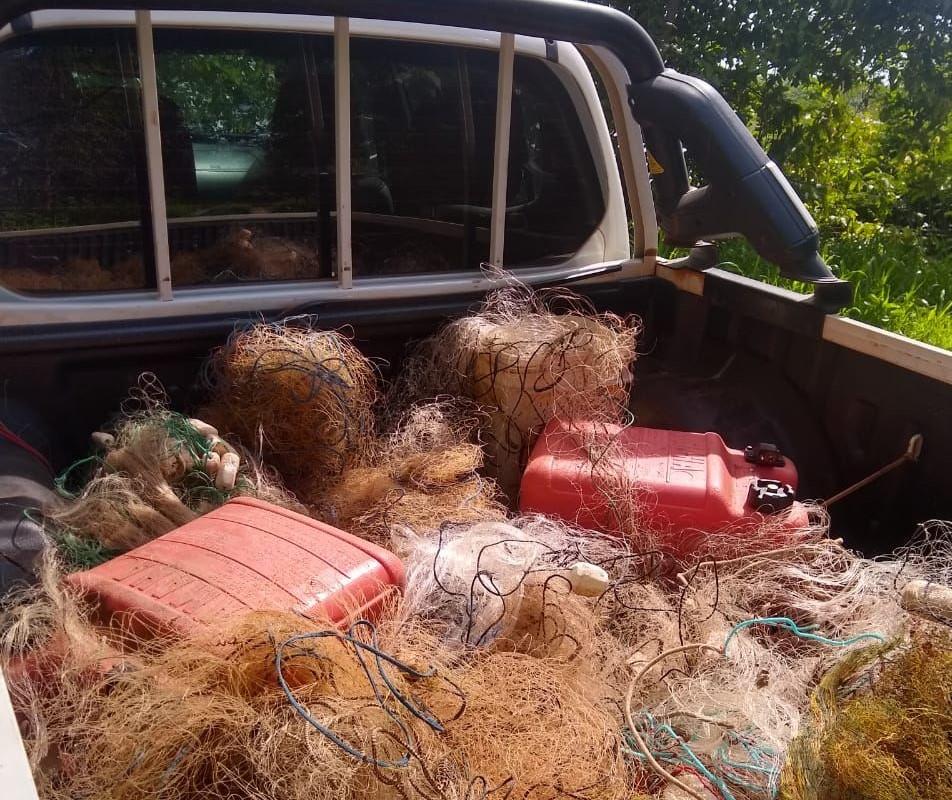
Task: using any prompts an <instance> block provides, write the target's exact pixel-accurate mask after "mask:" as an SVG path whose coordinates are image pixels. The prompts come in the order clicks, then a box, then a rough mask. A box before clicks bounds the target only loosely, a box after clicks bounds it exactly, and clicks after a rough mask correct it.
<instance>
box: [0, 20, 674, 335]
mask: <svg viewBox="0 0 952 800" xmlns="http://www.w3.org/2000/svg"><path fill="white" fill-rule="evenodd" d="M133 14H135V15H136V16H135V17H133ZM44 15H49V18H48V19H46V20H44ZM33 17H34V27H33V30H34V31H36V32H39V31H42V30H45V29H46V30H48V29H53V28H64V27H67V28H68V27H74V28H79V27H82V28H90V27H119V28H122V27H129V26H130V25H132V24H133V22H135V23H136V24H137V25H136V27H137V34H138V37H140V41H144V39H142V38H141V37H148V38H149V39H150V40H151V38H152V29H153V28H163V29H167V28H176V27H178V28H182V27H187V28H201V29H214V30H228V29H231V30H240V31H250V30H254V31H261V32H274V33H299V34H323V35H334V36H335V39H336V43H337V46H336V47H335V67H336V68H337V71H336V74H337V76H341V78H342V77H343V76H344V74H345V71H344V70H341V69H340V68H339V67H340V65H339V64H338V63H337V60H338V58H339V57H340V56H341V55H343V54H344V53H343V52H342V51H341V47H340V45H341V43H342V42H343V43H344V45H345V47H346V44H347V43H348V41H349V38H350V37H354V36H359V37H362V38H384V39H394V40H406V41H420V42H430V43H434V44H440V45H447V46H463V47H471V48H480V49H487V50H491V51H494V52H497V53H501V57H502V61H501V64H502V68H503V71H504V72H505V71H509V76H510V78H511V67H512V61H511V60H509V59H508V58H507V57H506V54H505V53H504V52H502V50H503V48H502V46H501V45H502V43H503V42H504V41H505V40H506V39H507V37H510V36H511V35H509V34H499V33H493V32H486V31H476V30H470V29H458V28H447V27H443V26H436V25H419V24H410V23H403V22H387V21H377V20H362V19H353V20H348V19H347V18H333V17H320V16H307V17H303V16H288V15H282V14H238V15H236V14H225V13H221V12H188V13H185V12H161V11H156V12H151V13H150V12H148V11H145V12H143V11H139V12H74V13H73V14H70V15H67V16H66V18H64V16H63V14H62V13H60V14H57V13H56V12H35V13H34V15H33ZM338 20H340V22H338ZM344 20H346V22H344ZM10 38H11V37H10V36H9V35H8V36H3V37H2V38H0V42H3V41H9V39H10ZM511 39H512V50H511V53H512V55H513V56H515V55H519V56H524V57H531V58H536V59H539V60H542V61H546V62H547V66H548V67H549V68H550V69H551V71H552V72H553V73H554V74H555V76H556V77H558V79H559V80H561V81H562V83H563V85H564V86H565V87H566V89H567V90H568V92H569V96H570V98H571V100H572V103H573V106H574V108H575V112H576V115H577V117H578V119H579V121H580V123H581V125H582V128H583V131H584V134H585V139H586V143H587V145H588V147H589V149H590V151H591V155H592V159H593V162H594V164H595V168H596V173H597V177H598V180H599V183H600V189H601V192H602V196H603V198H604V201H605V213H604V215H603V219H602V221H601V223H600V224H599V226H598V227H596V229H595V230H594V231H593V233H592V235H591V236H590V237H589V239H588V240H587V241H586V242H585V243H583V245H582V246H581V247H580V248H579V249H578V250H577V251H576V252H575V253H574V254H573V255H572V256H571V257H570V258H568V259H566V260H564V261H562V262H559V263H557V264H554V265H547V266H541V267H540V266H535V267H533V266H528V267H517V268H516V270H517V274H518V276H519V279H520V280H522V281H524V282H526V283H539V282H550V281H558V280H577V279H581V278H584V277H585V276H587V275H590V274H591V273H592V272H597V270H596V269H595V267H597V266H599V265H602V264H605V265H612V266H615V267H617V268H619V269H620V271H621V272H622V274H624V275H628V276H634V275H650V274H653V273H654V256H655V254H656V251H657V225H656V221H655V219H654V208H653V204H652V203H651V201H650V198H651V194H650V188H648V186H649V184H648V173H647V166H646V165H645V162H644V157H643V155H641V157H640V158H639V157H638V154H639V153H641V154H643V144H642V138H641V131H640V128H639V127H638V126H637V124H635V123H634V122H633V120H631V115H630V114H616V120H617V119H619V118H620V119H622V120H625V121H626V123H627V124H626V125H625V126H624V132H622V131H621V130H620V131H619V143H620V144H622V145H623V150H628V151H629V152H628V155H627V158H626V156H625V153H623V154H622V163H623V165H627V167H628V168H626V169H624V170H623V176H622V177H623V178H624V185H625V189H626V190H627V192H628V195H629V202H630V204H631V209H632V216H633V217H634V218H635V219H634V223H635V224H634V229H635V242H634V244H635V248H634V253H633V254H632V253H631V252H629V251H628V250H627V248H625V249H624V250H622V249H621V247H620V245H619V241H620V237H619V236H618V229H619V227H620V226H624V229H625V232H626V238H627V228H628V224H629V220H628V218H627V215H626V212H625V200H624V196H623V194H622V192H623V189H622V181H621V180H620V179H619V175H618V173H617V170H616V169H615V155H614V148H613V145H612V142H611V139H610V137H609V135H608V129H607V123H606V121H605V118H604V115H603V113H602V111H601V106H600V104H599V100H598V96H597V93H596V90H595V85H594V82H593V81H592V79H591V76H590V73H589V66H588V65H587V64H586V63H585V61H584V60H583V58H582V56H581V54H580V53H579V50H577V49H576V48H575V46H573V45H567V44H562V43H558V44H556V45H555V47H554V48H553V47H552V45H551V43H548V44H547V43H546V42H545V41H544V40H542V39H538V38H534V37H526V36H519V35H517V36H512V37H511ZM139 49H140V52H139V57H140V72H141V71H143V70H147V69H148V68H149V64H148V63H146V64H144V63H143V50H144V48H142V47H140V48H139ZM588 50H591V51H593V52H595V53H597V52H598V51H600V50H602V48H586V51H588ZM339 51H341V52H339ZM553 51H554V52H556V53H557V54H558V56H557V59H555V60H553V59H552V57H551V56H552V53H553ZM586 55H587V56H588V57H589V59H590V61H591V62H592V63H593V64H594V65H595V66H596V68H597V69H598V71H599V72H600V73H601V74H602V77H603V82H604V83H605V85H606V86H608V87H610V88H611V90H613V97H614V99H613V101H612V106H613V108H614V105H615V102H616V100H617V99H618V98H620V97H621V96H622V94H623V87H624V86H625V82H624V81H623V80H622V81H621V82H620V83H616V81H619V80H621V76H623V75H625V76H626V73H625V72H624V68H623V67H621V65H620V62H618V61H617V59H615V62H616V63H615V64H611V60H610V59H609V58H608V56H610V53H609V51H607V50H606V51H604V53H603V54H602V59H603V60H604V61H605V62H607V63H608V66H607V67H606V66H605V64H604V63H601V62H600V61H599V59H597V58H593V57H592V54H591V53H589V52H586ZM612 58H614V57H613V56H612ZM507 61H508V66H507V63H506V62H507ZM348 66H349V64H348ZM151 67H152V69H153V71H154V58H153V60H152V61H151ZM348 74H349V70H348ZM152 77H153V79H154V74H153V76H152ZM586 79H587V80H586ZM335 84H340V80H339V79H338V78H335ZM154 86H155V84H154V82H153V83H152V87H153V88H152V89H151V91H150V90H149V81H148V80H147V76H146V80H144V81H143V92H142V94H143V103H145V104H148V103H151V102H155V103H157V97H156V96H154V95H155V94H157V92H156V90H155V88H154ZM347 86H348V88H349V84H348V85H347ZM504 88H505V87H504ZM338 89H340V86H339V85H338ZM147 94H151V95H153V96H152V97H146V95H147ZM346 94H349V93H345V95H344V96H341V92H340V91H338V92H335V95H336V97H335V103H337V104H341V103H342V101H349V98H348V97H347V96H346ZM498 109H502V110H504V111H509V110H511V82H510V84H509V87H508V96H507V92H506V91H502V92H498V94H497V110H498ZM146 110H148V109H146ZM342 111H343V108H342V107H341V106H340V105H339V107H338V109H337V112H336V113H335V118H336V120H338V121H344V124H346V126H347V130H346V131H343V132H342V131H341V130H340V127H338V131H337V133H338V135H337V137H336V140H337V142H338V143H344V144H345V145H346V146H345V147H344V148H343V150H344V152H343V153H342V152H340V151H341V149H342V148H341V147H340V144H339V145H338V152H337V153H336V158H337V161H338V163H337V167H338V176H344V175H346V176H348V177H349V175H350V159H349V156H348V154H347V152H346V151H347V150H348V149H349V146H350V138H349V135H347V134H349V124H350V114H349V102H347V111H346V113H342ZM499 119H500V116H499V115H498V114H497V123H498V121H499ZM337 124H338V126H340V124H341V123H340V122H338V123H337ZM499 128H500V126H499V125H498V124H497V139H496V148H495V152H496V161H495V164H496V165H498V164H500V163H501V164H503V167H504V169H503V170H500V169H497V168H495V165H494V183H495V182H496V181H497V180H498V179H499V177H500V175H499V173H500V172H503V171H504V170H505V169H506V168H508V136H506V137H505V140H504V141H503V142H500V140H499V135H498V134H499V132H500V131H499ZM158 133H159V135H160V133H161V132H158ZM156 141H159V140H158V139H156ZM153 147H154V145H153ZM156 149H157V148H156ZM502 153H505V158H503V160H502V161H501V162H500V161H499V156H500V155H501V154H502ZM342 156H345V157H346V158H345V159H344V160H343V167H342V162H341V157H342ZM149 173H150V181H151V180H152V179H153V178H154V177H155V175H158V179H159V180H161V177H162V176H161V150H159V151H158V153H155V152H153V153H152V154H151V155H150V156H149ZM504 177H505V176H503V178H504ZM337 184H338V187H341V186H342V185H343V186H344V187H345V191H344V192H342V195H343V196H341V197H339V198H338V212H340V210H341V209H350V198H349V193H350V181H349V180H338V181H337ZM505 185H506V182H505V180H503V181H502V183H501V186H503V187H504V186H505ZM159 186H160V184H159V183H158V182H155V183H150V192H151V193H153V194H155V193H156V192H157V191H158V189H159ZM498 186H499V184H497V189H498ZM646 189H647V193H646V194H641V193H642V192H645V190H646ZM498 196H499V192H498V191H494V197H498ZM642 198H647V203H645V202H644V201H643V199H642ZM164 200H165V197H164V187H163V191H162V198H161V203H153V204H152V208H151V213H152V216H153V226H154V228H155V229H156V230H160V231H163V232H164V233H165V236H166V237H167V233H168V228H167V223H168V217H167V214H166V213H165V208H164V205H165V203H164ZM504 205H505V201H504V200H503V203H502V206H501V207H500V206H499V204H498V203H497V202H494V203H493V212H492V219H493V222H494V223H495V224H494V225H493V230H492V231H491V236H492V237H493V240H494V241H495V242H497V247H496V248H493V249H492V250H491V252H492V253H494V254H496V259H495V260H497V261H498V254H499V253H501V249H500V248H501V246H502V245H501V243H502V242H504V238H505V237H504V232H503V231H502V229H501V226H502V224H504V219H505V216H504ZM645 212H647V213H645ZM337 217H338V219H337V225H338V226H339V228H340V227H341V226H342V227H343V228H344V230H343V231H341V230H339V231H338V236H339V237H341V233H342V232H343V233H344V235H346V234H347V230H346V229H347V228H349V224H350V222H351V214H350V213H345V214H341V213H338V214H337ZM161 238H162V237H157V238H153V239H152V244H153V246H154V247H155V248H156V256H157V257H158V256H159V255H160V253H159V250H160V248H163V243H162V242H161V241H160V240H161ZM348 238H349V237H348ZM339 242H340V238H339ZM609 247H614V248H615V252H613V253H610V254H606V252H605V251H606V249H607V248H609ZM163 249H164V259H159V258H157V259H156V266H157V273H158V287H162V286H163V285H167V287H168V291H167V293H165V294H164V295H163V292H162V291H161V290H160V289H159V288H149V289H145V290H135V291H129V292H113V293H110V294H109V295H105V294H102V293H94V292H90V293H85V292H84V293H79V292H77V293H70V294H68V295H62V296H47V297H39V296H27V295H22V294H18V293H15V292H13V291H11V290H8V289H5V288H3V287H0V324H5V325H9V324H37V323H38V322H49V323H55V322H85V321H89V322H92V321H112V320H120V319H129V318H130V317H140V318H141V317H149V318H164V317H178V316H188V315H196V314H208V313H211V314H214V313H223V314H227V313H240V312H247V311H249V310H256V311H264V310H278V309H285V308H294V307H297V306H301V305H303V304H309V305H311V304H315V303H321V302H328V301H344V300H355V301H357V300H366V301H373V300H385V299H400V298H411V297H419V296H427V295H451V294H458V293H465V292H473V291H484V290H486V289H489V288H492V286H494V285H497V284H498V283H499V281H498V280H497V279H490V278H488V277H487V276H485V275H483V274H479V273H475V274H474V273H473V272H465V271H453V272H445V273H425V272H424V273H419V274H410V275H406V274H402V275H393V276H387V275H382V276H364V277H361V276H360V275H357V276H355V278H356V279H353V278H350V279H348V277H347V273H346V272H345V271H343V270H341V269H340V265H339V264H338V279H337V280H336V281H333V280H331V281H328V280H327V279H320V280H313V281H306V280H305V281H302V280H296V281H269V282H255V283H253V284H231V285H214V286H189V287H179V288H176V287H175V286H174V283H173V281H172V276H171V274H169V273H170V270H169V272H166V265H167V263H168V257H169V251H168V247H167V244H165V245H164V248H163ZM344 249H345V248H343V247H341V246H340V244H339V245H338V253H339V256H338V258H340V257H341V255H340V253H341V251H342V250H344ZM347 254H348V255H349V248H347ZM606 255H608V261H605V256H606ZM163 260H164V261H165V265H164V264H163V263H162V262H163ZM350 274H351V275H352V272H351V273H350ZM615 278H617V274H613V275H611V276H610V277H609V278H608V279H615ZM170 301H171V302H170ZM146 303H147V305H145V304H146Z"/></svg>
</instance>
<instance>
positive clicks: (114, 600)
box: [68, 497, 404, 633]
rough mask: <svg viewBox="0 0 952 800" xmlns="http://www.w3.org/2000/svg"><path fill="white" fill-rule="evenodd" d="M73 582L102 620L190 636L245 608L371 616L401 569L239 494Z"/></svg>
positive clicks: (378, 553) (385, 556)
mask: <svg viewBox="0 0 952 800" xmlns="http://www.w3.org/2000/svg"><path fill="white" fill-rule="evenodd" d="M68 580H69V581H70V583H72V584H73V586H75V587H77V588H79V589H80V590H82V591H83V592H84V593H85V594H86V595H87V596H89V597H90V598H94V599H95V600H97V601H98V603H99V609H100V616H101V617H102V618H103V619H104V620H108V619H109V618H111V617H112V616H113V615H117V614H118V615H122V619H126V618H129V615H132V616H131V619H133V620H134V623H135V627H136V628H137V629H138V630H140V631H142V630H148V631H155V632H162V633H166V632H174V633H187V632H189V631H193V630H195V629H197V628H200V627H202V626H203V625H206V624H208V623H211V622H215V621H218V620H221V619H224V618H227V617H231V616H235V615H238V614H241V613H244V612H248V611H294V612H297V613H299V614H303V615H305V616H308V617H311V618H314V619H329V620H330V621H332V622H343V621H345V620H347V619H352V618H357V617H368V616H371V617H372V616H373V615H374V613H375V612H376V611H377V610H378V609H379V608H380V606H381V605H382V604H383V602H384V601H385V599H386V598H387V597H388V596H389V595H390V594H391V593H392V592H394V591H396V590H399V589H402V588H403V586H404V571H403V564H402V563H401V561H400V559H398V558H397V557H396V556H395V555H394V554H393V553H391V552H389V551H388V550H384V549H383V548H382V547H378V546H376V545H374V544H373V543H371V542H367V541H364V540H363V539H359V538H357V537H356V536H352V535H351V534H349V533H345V532H344V531H341V530H338V529H337V528H332V527H331V526H330V525H325V524H324V523H322V522H318V521H317V520H313V519H311V518H310V517H306V516H304V515H302V514H296V513H295V512H293V511H288V510H287V509H284V508H280V507H278V506H275V505H272V504H270V503H266V502H263V501H261V500H254V499H251V498H245V497H242V498H237V499H234V500H230V501H229V502H227V503H225V504H224V505H223V506H221V507H220V508H217V509H215V510H214V511H212V512H210V513H208V514H205V515H204V516H202V517H199V518H198V519H196V520H193V521H192V522H189V523H188V524H187V525H183V526H182V527H180V528H177V529H176V530H174V531H171V532H170V533H167V534H165V535H164V536H160V537H159V538H157V539H155V540H153V541H151V542H149V543H148V544H145V545H142V546H141V547H137V548H136V549H135V550H131V551H129V552H128V553H125V554H123V555H120V556H118V557H116V558H114V559H112V560H111V561H108V562H106V563H105V564H101V565H100V566H98V567H95V568H93V569H90V570H87V571H85V572H77V573H74V574H72V575H70V576H69V577H68Z"/></svg>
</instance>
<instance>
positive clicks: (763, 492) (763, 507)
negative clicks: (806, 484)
mask: <svg viewBox="0 0 952 800" xmlns="http://www.w3.org/2000/svg"><path fill="white" fill-rule="evenodd" d="M796 499H797V493H796V491H794V488H793V487H792V486H791V485H790V484H789V483H781V482H780V481H773V480H769V479H766V478H757V480H755V481H754V482H753V483H751V484H750V489H748V490H747V505H748V506H750V507H751V508H752V509H754V511H759V512H760V513H761V514H776V513H777V512H778V511H783V510H785V509H787V508H790V506H792V505H793V501H794V500H796Z"/></svg>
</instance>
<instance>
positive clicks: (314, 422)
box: [204, 317, 377, 495]
mask: <svg viewBox="0 0 952 800" xmlns="http://www.w3.org/2000/svg"><path fill="white" fill-rule="evenodd" d="M311 324H313V320H312V319H311V318H307V317H297V318H292V319H289V320H286V321H284V322H278V323H273V324H266V323H259V324H257V325H253V326H251V327H250V328H248V329H245V330H239V331H236V332H235V333H234V334H233V335H232V336H231V338H230V339H229V340H228V342H227V344H225V346H224V347H222V348H221V349H219V350H218V351H216V352H215V353H213V354H212V356H211V358H210V360H209V362H208V364H207V367H206V384H207V388H208V391H209V394H210V398H211V401H210V405H209V406H208V408H207V409H206V410H205V412H204V413H205V414H206V415H207V416H208V418H209V421H211V422H212V423H213V424H215V425H216V426H217V427H218V428H219V429H220V430H222V431H223V432H224V433H227V434H233V435H234V436H236V437H237V438H238V439H239V440H240V441H241V442H242V443H243V444H244V445H245V446H246V447H248V448H251V449H253V450H254V451H255V452H257V453H260V455H261V457H262V458H263V459H264V460H266V461H267V462H268V463H270V464H271V465H273V466H274V467H275V468H276V469H277V470H278V472H280V473H281V475H282V477H283V478H284V481H285V482H286V483H287V485H288V486H290V487H291V488H292V489H293V490H294V491H295V492H297V493H300V494H302V495H304V494H305V493H313V492H315V491H319V490H320V489H323V488H326V487H327V486H330V485H331V484H333V483H334V482H335V481H336V480H337V479H338V478H339V477H340V475H341V474H342V473H343V471H344V470H345V469H347V468H348V467H349V466H352V465H353V464H356V463H358V462H359V461H360V459H361V458H362V456H363V454H364V453H365V451H366V449H367V447H368V446H369V444H370V443H371V442H372V440H373V432H374V417H373V403H374V401H375V400H376V398H377V375H376V371H375V369H374V367H373V365H372V364H371V363H370V361H369V360H368V359H367V358H366V357H365V356H364V355H363V354H362V353H361V352H360V351H359V350H358V349H357V348H356V347H355V346H354V344H353V343H352V342H351V341H350V340H349V339H348V338H347V337H345V336H344V335H343V334H341V333H339V332H337V331H322V330H315V329H313V328H312V327H310V325H311Z"/></svg>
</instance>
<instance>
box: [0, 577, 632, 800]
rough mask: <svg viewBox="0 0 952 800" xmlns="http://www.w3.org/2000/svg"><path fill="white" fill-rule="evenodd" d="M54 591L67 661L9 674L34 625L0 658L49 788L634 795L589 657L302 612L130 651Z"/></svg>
mask: <svg viewBox="0 0 952 800" xmlns="http://www.w3.org/2000/svg"><path fill="white" fill-rule="evenodd" d="M55 591H59V590H58V589H56V590H55ZM59 597H60V599H59V600H58V601H56V602H54V601H53V597H52V595H46V596H43V597H41V598H39V599H34V603H33V606H34V607H33V608H32V611H30V610H24V609H20V612H21V620H25V619H26V618H27V617H26V615H27V614H32V616H31V617H30V618H31V619H33V620H36V619H38V618H43V619H44V620H45V621H44V623H43V625H42V626H39V627H34V630H33V634H32V635H30V636H29V637H28V639H29V641H30V642H31V643H32V644H33V645H34V646H40V647H43V646H49V645H50V643H51V642H52V641H54V639H55V637H54V636H52V635H51V633H52V632H53V631H54V630H55V631H61V630H64V629H66V628H69V627H73V628H75V629H76V632H75V633H74V635H73V637H72V638H71V639H70V646H68V647H61V648H60V649H59V650H58V651H57V652H56V653H55V661H56V663H55V668H54V669H23V668H16V667H15V665H14V664H13V662H14V661H15V658H16V657H17V656H18V655H20V654H21V652H22V649H23V636H22V631H21V633H20V634H19V635H17V636H14V635H12V634H8V636H7V638H6V640H5V643H6V645H7V646H6V647H5V648H4V654H3V666H4V668H5V670H6V672H7V675H8V679H9V686H10V691H11V696H12V698H13V702H14V704H15V707H16V708H17V710H18V713H19V714H20V717H21V727H22V730H23V732H24V740H25V743H26V745H27V750H28V754H29V757H30V760H31V763H32V764H33V767H34V770H35V771H36V775H37V779H38V787H39V790H40V795H41V797H43V798H79V797H105V796H108V797H111V798H144V797H168V798H176V800H185V799H186V798H192V797H195V798H198V797H201V798H241V797H245V798H262V799H263V798H271V799H272V800H284V798H295V800H296V799H297V798H302V799H303V798H328V800H329V799H330V798H355V800H356V798H366V797H371V798H381V799H386V800H389V799H390V798H394V799H396V798H401V799H404V798H417V797H419V798H427V799H428V800H435V799H436V798H445V799H446V800H456V799H457V798H473V800H476V798H490V797H498V798H509V797H551V798H559V797H565V798H568V797H573V798H593V800H594V799H595V798H612V799H614V798H618V800H621V799H622V798H629V797H630V796H631V794H632V792H631V783H630V774H629V772H628V770H627V768H626V766H625V763H624V761H623V759H622V757H621V754H620V750H619V742H618V725H617V721H616V718H615V717H616V714H615V713H614V709H613V708H612V707H611V706H610V705H609V704H608V703H607V702H606V701H604V700H603V699H601V696H602V693H603V689H604V686H603V685H601V684H599V683H598V682H596V681H593V680H592V679H591V676H590V674H589V672H588V669H587V666H586V665H585V664H584V663H581V662H579V661H578V660H577V659H576V660H553V659H539V658H534V657H532V656H529V655H525V654H521V653H514V652H492V653H485V652H484V653H479V654H477V657H474V658H469V659H463V660H460V659H459V658H457V657H456V656H455V655H454V654H453V653H452V652H451V651H449V650H447V649H446V648H444V647H443V646H442V645H441V644H440V642H439V641H438V640H437V639H435V638H434V637H433V636H432V635H431V634H429V633H427V632H426V631H425V630H424V629H423V628H421V627H420V626H417V625H412V624H407V623H402V624H399V625H397V624H394V623H383V624H381V625H380V626H379V627H377V628H375V627H374V626H372V625H370V623H365V622H360V623H356V624H354V625H353V626H352V627H351V628H350V629H349V630H347V631H340V630H337V629H335V628H331V627H328V626H320V625H318V626H317V627H315V623H314V622H312V621H309V620H303V619H302V618H300V617H297V616H295V615H291V614H253V615H249V616H248V617H245V618H243V619H240V620H235V621H232V622H230V623H228V624H226V625H223V626H222V627H220V628H219V629H217V630H213V631H209V632H206V633H204V634H202V635H201V636H195V637H193V638H190V639H185V640H182V641H178V642H172V643H169V642H151V643H149V644H148V645H146V644H145V643H143V644H142V646H141V648H140V649H139V651H138V652H136V653H135V654H133V655H126V656H119V655H118V654H117V653H116V652H115V651H111V650H110V649H109V647H108V646H104V644H103V642H102V641H101V639H99V638H98V637H97V636H96V635H95V634H94V633H93V632H92V629H90V628H88V626H87V625H86V624H85V622H84V620H83V617H82V614H81V611H79V610H78V606H77V605H76V604H75V600H73V599H72V598H64V596H62V595H60V596H59ZM38 602H39V603H41V604H45V606H44V607H43V609H41V610H39V611H38V610H36V608H35V606H36V603H38ZM26 608H27V609H29V608H30V606H27V607H26ZM398 616H400V615H398ZM23 624H24V625H33V624H34V623H25V622H24V623H23ZM21 627H23V625H21ZM38 632H42V634H43V635H39V634H38ZM87 639H88V640H90V641H91V642H92V643H93V644H92V645H91V646H87V645H85V644H82V643H83V642H85V641H86V640H87ZM14 642H15V643H16V644H15V645H14V644H12V643H14ZM73 644H76V646H73ZM80 645H82V646H80ZM35 655H36V657H37V662H36V663H38V664H42V663H43V657H45V656H50V657H54V656H51V655H50V653H49V652H44V651H42V650H40V651H39V652H36V651H35ZM110 656H111V658H108V657H110ZM553 736H555V737H557V746H555V747H553Z"/></svg>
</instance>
